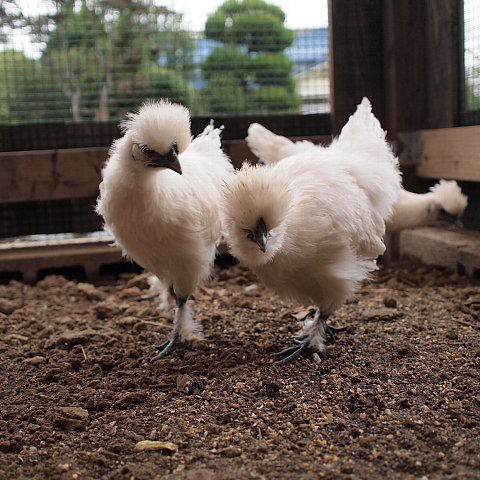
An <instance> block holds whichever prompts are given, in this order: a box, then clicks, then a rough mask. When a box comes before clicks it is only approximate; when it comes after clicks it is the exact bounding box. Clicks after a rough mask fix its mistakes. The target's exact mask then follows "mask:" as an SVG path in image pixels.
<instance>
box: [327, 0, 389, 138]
mask: <svg viewBox="0 0 480 480" xmlns="http://www.w3.org/2000/svg"><path fill="white" fill-rule="evenodd" d="M329 21H330V28H329V29H330V72H331V73H330V75H331V82H330V84H331V86H332V88H331V92H330V96H331V100H330V104H331V112H332V132H333V133H334V134H335V133H338V132H339V131H340V129H341V127H342V126H343V125H344V124H345V122H346V121H347V120H348V117H349V116H350V115H351V114H352V113H353V112H354V111H355V107H356V106H357V105H358V103H360V100H361V99H362V97H364V96H366V97H368V98H369V99H370V101H371V102H372V106H373V110H374V113H375V115H376V116H377V117H378V118H379V119H380V121H382V122H383V120H384V105H383V49H382V0H355V1H353V2H352V1H351V0H330V1H329Z"/></svg>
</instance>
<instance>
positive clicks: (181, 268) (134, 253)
mask: <svg viewBox="0 0 480 480" xmlns="http://www.w3.org/2000/svg"><path fill="white" fill-rule="evenodd" d="M122 127H123V131H124V136H123V137H122V138H120V139H118V140H116V141H115V142H114V143H113V145H112V147H111V149H110V156H109V159H108V161H107V163H106V165H105V167H104V169H103V172H102V177H103V182H102V185H101V190H100V197H99V199H98V202H97V212H98V213H99V214H100V215H101V216H102V217H103V218H104V220H105V228H106V229H108V230H109V231H110V232H111V233H112V235H113V236H114V238H115V241H116V243H117V244H118V245H119V246H120V247H121V248H122V249H123V251H124V253H125V254H126V255H127V256H128V257H130V258H132V259H133V260H135V262H137V263H138V264H139V265H141V266H143V267H144V268H145V269H147V270H149V271H150V272H152V273H153V274H155V275H156V276H157V277H158V279H159V280H160V282H161V284H162V285H164V286H165V288H168V289H169V290H170V292H171V294H172V296H173V297H174V298H175V300H176V304H177V310H176V312H175V320H174V328H173V334H172V336H171V337H170V339H169V340H168V341H167V342H165V343H164V344H163V345H162V346H160V347H159V348H160V353H159V354H158V355H156V356H155V357H154V358H153V359H152V360H158V359H159V358H162V357H164V356H165V355H167V354H168V353H170V352H171V351H172V349H173V348H174V346H175V344H177V343H178V342H179V341H180V340H191V339H199V338H201V337H202V332H201V326H200V325H198V324H196V323H195V322H194V320H193V315H192V310H191V309H190V306H189V305H188V304H187V301H188V299H189V298H190V296H191V295H192V294H193V292H194V291H195V289H196V288H197V286H198V285H199V284H200V282H202V281H203V280H205V279H206V278H207V277H208V276H209V275H210V272H211V268H212V264H213V261H214V257H215V250H216V246H217V243H218V241H219V239H220V237H221V224H220V216H219V209H218V205H219V203H220V201H221V188H222V185H223V183H224V182H225V181H226V180H227V179H228V178H229V176H230V175H232V174H233V167H232V165H231V163H230V161H229V159H228V158H227V157H226V156H225V155H224V153H223V152H222V150H221V148H220V133H221V131H220V129H218V128H214V127H213V125H212V124H211V125H209V126H207V127H206V129H205V131H204V132H203V133H202V134H201V135H199V136H198V137H197V138H195V139H194V140H193V141H192V138H191V132H190V115H189V112H188V110H187V109H186V108H185V107H183V106H180V105H175V104H172V103H170V102H168V101H159V102H150V103H146V104H144V105H143V106H142V107H141V108H140V110H139V111H138V113H136V114H129V115H128V117H127V119H126V120H125V121H124V122H123V124H122Z"/></svg>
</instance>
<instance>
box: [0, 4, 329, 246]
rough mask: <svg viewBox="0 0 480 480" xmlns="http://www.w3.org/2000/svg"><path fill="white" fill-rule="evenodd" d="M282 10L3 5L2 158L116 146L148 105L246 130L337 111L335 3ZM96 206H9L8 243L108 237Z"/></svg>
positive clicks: (3, 209) (4, 218)
mask: <svg viewBox="0 0 480 480" xmlns="http://www.w3.org/2000/svg"><path fill="white" fill-rule="evenodd" d="M275 4H278V5H282V6H281V8H279V7H276V6H274V5H272V4H270V3H269V2H268V1H267V2H263V1H261V0H245V1H244V2H242V1H237V0H228V1H226V2H222V1H221V0H205V1H202V2H199V1H197V0H174V1H171V0H165V1H161V0H62V1H60V0H0V151H18V150H40V149H52V148H75V147H91V146H106V145H108V144H110V143H111V141H112V139H113V138H117V137H118V135H119V131H118V128H117V124H118V120H119V119H120V118H122V117H123V116H124V114H125V113H126V112H127V111H131V110H133V109H136V108H137V107H138V106H139V105H140V104H141V102H142V101H143V100H145V99H148V98H160V97H168V98H170V99H171V100H173V101H176V102H180V103H182V104H184V105H186V106H188V107H189V108H190V110H191V113H192V115H193V116H195V117H201V116H207V117H208V119H209V118H210V117H211V116H215V117H219V116H235V117H236V118H237V117H238V118H239V122H238V123H239V124H242V125H243V123H244V121H243V120H242V119H241V118H240V116H244V115H258V114H267V115H271V114H282V115H285V114H293V115H297V114H303V113H322V112H327V111H328V110H329V81H328V31H327V27H326V25H327V7H326V4H327V0H321V1H320V2H318V1H314V0H300V1H299V2H295V4H293V2H289V1H284V0H280V1H276V2H275ZM312 6H313V7H312ZM301 11H303V12H305V13H303V14H302V15H303V18H296V16H297V17H298V14H299V12H301ZM199 19H200V22H199ZM289 19H290V20H289ZM292 19H293V21H292ZM313 19H315V20H313ZM208 119H207V120H206V121H208ZM200 120H201V121H202V122H203V120H204V119H203V118H198V121H197V122H195V121H194V122H193V123H192V128H193V130H194V131H195V130H198V128H197V125H196V124H197V123H199V122H200ZM242 122H243V123H242ZM204 123H205V122H203V124H204ZM224 123H225V124H226V125H227V124H229V123H232V122H231V121H230V120H228V119H227V118H225V119H224ZM232 126H233V125H232ZM202 128H203V127H202ZM197 133H198V132H197ZM232 133H233V134H235V128H230V132H228V133H227V132H226V133H225V138H228V136H229V135H231V134H232ZM284 133H285V132H284ZM298 134H300V133H298ZM94 203H95V199H80V200H57V201H47V202H31V203H18V204H7V205H0V238H5V237H11V236H16V235H28V234H37V233H39V234H41V233H49V234H53V233H59V232H89V231H94V230H97V229H99V228H101V221H100V219H99V217H98V216H97V215H96V214H95V212H94V211H93V205H94Z"/></svg>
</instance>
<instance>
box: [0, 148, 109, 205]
mask: <svg viewBox="0 0 480 480" xmlns="http://www.w3.org/2000/svg"><path fill="white" fill-rule="evenodd" d="M107 151H108V149H107V148H105V147H95V148H87V149H65V150H43V151H33V152H9V153H0V166H1V168H0V202H1V203H9V202H28V201H36V200H59V199H66V198H69V199H71V198H84V197H90V196H95V195H96V194H97V191H98V184H99V182H100V171H101V168H102V165H103V163H104V162H105V159H106V157H107Z"/></svg>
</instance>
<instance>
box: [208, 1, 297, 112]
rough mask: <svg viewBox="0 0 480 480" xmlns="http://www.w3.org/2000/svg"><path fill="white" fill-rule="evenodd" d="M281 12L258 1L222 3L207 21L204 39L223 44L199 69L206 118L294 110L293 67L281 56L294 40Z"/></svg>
mask: <svg viewBox="0 0 480 480" xmlns="http://www.w3.org/2000/svg"><path fill="white" fill-rule="evenodd" d="M284 23H285V14H284V13H283V11H282V9H281V8H280V7H277V6H276V5H271V4H269V3H267V2H264V1H263V0H227V1H226V2H225V3H223V4H222V5H221V6H220V7H219V8H218V9H217V10H216V11H215V12H214V13H213V14H212V15H211V16H210V17H209V18H208V19H207V23H206V25H205V36H206V37H207V38H209V39H211V40H216V41H218V42H222V43H223V45H221V46H219V47H217V48H215V49H214V50H213V51H212V52H211V54H210V55H209V57H208V58H207V59H206V61H205V62H204V64H203V67H202V68H203V74H204V76H205V79H206V80H207V82H208V85H207V88H206V89H205V94H206V100H207V103H208V107H209V110H210V112H211V113H216V114H222V113H223V114H231V113H237V114H238V113H258V112H262V113H288V112H296V111H298V107H299V106H300V103H301V99H300V97H299V96H298V95H297V94H296V89H295V80H294V78H293V74H292V72H293V63H292V61H291V60H290V58H289V57H288V56H287V55H286V54H285V53H284V50H285V49H286V48H287V47H289V46H290V45H291V44H292V42H293V39H294V36H293V32H292V31H291V30H288V29H287V28H286V27H285V25H284Z"/></svg>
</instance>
